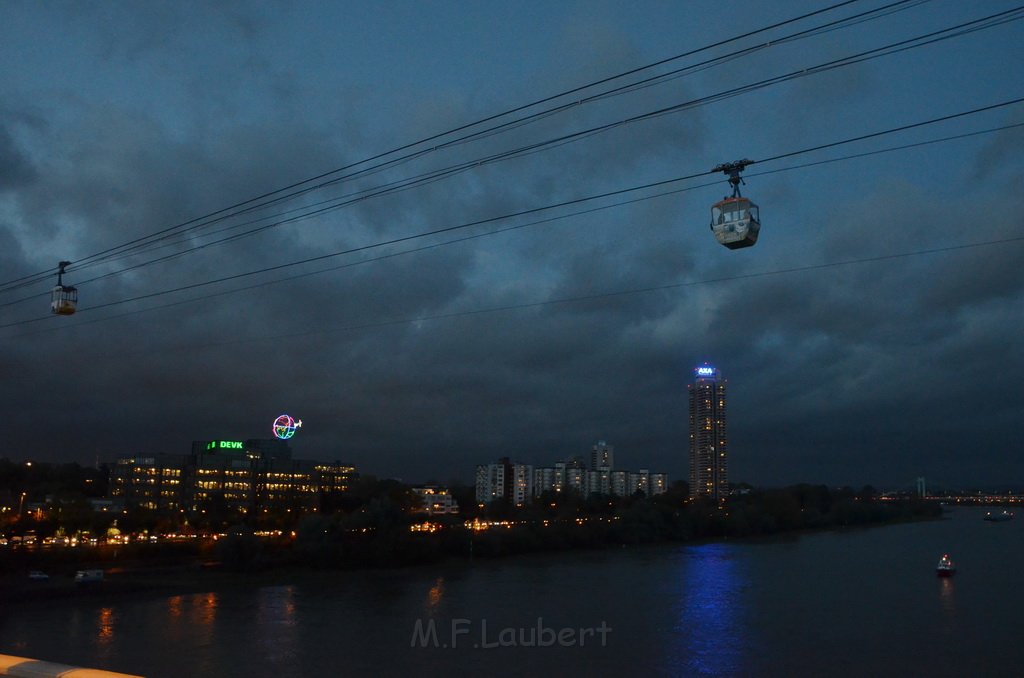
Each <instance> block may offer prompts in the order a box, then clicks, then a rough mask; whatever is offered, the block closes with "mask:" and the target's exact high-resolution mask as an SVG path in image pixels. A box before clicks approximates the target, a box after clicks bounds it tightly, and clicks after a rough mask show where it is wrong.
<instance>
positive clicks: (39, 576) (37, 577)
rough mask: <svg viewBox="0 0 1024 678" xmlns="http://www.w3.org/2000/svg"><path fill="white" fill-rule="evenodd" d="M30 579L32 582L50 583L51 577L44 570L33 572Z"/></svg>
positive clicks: (29, 575) (30, 573)
mask: <svg viewBox="0 0 1024 678" xmlns="http://www.w3.org/2000/svg"><path fill="white" fill-rule="evenodd" d="M28 578H29V579H31V580H32V581H49V579H50V575H48V574H46V573H45V572H43V571H42V570H32V571H31V572H29V573H28Z"/></svg>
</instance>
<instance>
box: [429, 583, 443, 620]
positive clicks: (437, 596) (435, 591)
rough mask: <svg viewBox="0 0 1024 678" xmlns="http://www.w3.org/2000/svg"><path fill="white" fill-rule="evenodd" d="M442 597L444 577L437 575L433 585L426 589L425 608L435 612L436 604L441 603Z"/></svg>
mask: <svg viewBox="0 0 1024 678" xmlns="http://www.w3.org/2000/svg"><path fill="white" fill-rule="evenodd" d="M442 597H444V577H438V578H437V581H435V582H434V585H433V586H431V587H430V590H429V591H427V610H428V611H429V612H435V611H436V610H437V606H438V605H440V604H441V598H442Z"/></svg>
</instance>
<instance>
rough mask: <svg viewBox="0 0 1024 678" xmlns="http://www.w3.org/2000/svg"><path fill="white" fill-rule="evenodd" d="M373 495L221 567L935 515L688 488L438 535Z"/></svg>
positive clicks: (482, 553) (306, 521)
mask: <svg viewBox="0 0 1024 678" xmlns="http://www.w3.org/2000/svg"><path fill="white" fill-rule="evenodd" d="M396 499H398V498H397V497H395V496H380V497H376V498H374V499H373V500H371V501H370V502H368V503H366V504H365V505H363V506H361V507H360V508H358V509H357V510H355V511H351V512H339V513H335V514H333V515H317V516H306V517H305V518H303V519H302V521H301V522H300V523H299V525H298V528H297V530H296V537H295V539H294V541H292V542H289V543H287V544H282V543H279V544H274V543H273V542H267V541H260V540H259V539H257V538H255V537H252V536H248V535H245V534H234V535H230V536H229V537H228V538H226V539H223V540H221V542H220V543H219V544H218V550H217V553H218V555H219V557H220V559H221V561H222V563H223V564H224V566H225V567H228V568H233V569H252V568H259V567H262V566H270V565H289V564H303V565H310V566H314V567H331V568H347V567H387V566H402V565H412V564H417V563H425V562H433V561H437V560H440V559H443V558H446V557H461V558H467V557H481V558H492V557H500V556H507V555H513V554H521V553H534V552H542V551H561V550H569V549H596V548H605V547H609V546H618V545H629V544H651V543H659V542H686V541H691V540H702V539H716V538H726V537H752V536H762V535H772V534H778V533H782V532H789V531H794V530H803V529H822V528H839V527H847V526H857V525H870V524H879V523H887V522H896V521H903V520H913V519H921V518H932V517H937V516H939V515H941V508H940V507H939V506H937V505H935V504H934V503H928V502H922V501H917V500H913V499H905V500H898V501H883V500H880V499H879V498H878V497H877V496H876V493H875V491H874V490H873V489H872V488H870V487H866V488H863V489H861V490H860V491H855V490H853V489H850V488H841V489H830V488H828V487H825V486H824V485H796V486H793V487H787V488H780V489H766V490H756V489H750V490H749V491H746V492H744V493H743V494H738V495H734V496H732V497H730V498H729V500H728V501H727V502H726V503H725V504H724V505H723V506H722V507H719V506H717V505H715V504H714V503H710V502H701V501H698V502H688V501H686V486H685V483H678V484H676V485H675V486H673V488H672V489H671V490H670V491H669V492H668V493H666V494H663V495H660V496H656V497H652V498H646V497H644V496H643V495H642V494H640V493H638V494H637V495H635V496H633V497H625V498H622V497H607V496H599V495H592V496H590V497H581V496H578V495H572V494H570V495H565V494H546V495H544V496H542V497H540V498H539V499H538V500H536V501H534V502H533V503H532V504H530V505H528V506H525V507H512V506H508V505H506V504H502V503H500V502H499V503H495V504H492V505H489V506H486V507H483V508H482V509H481V508H480V507H478V506H476V505H475V504H473V505H472V506H473V507H475V509H471V510H470V511H467V512H465V513H474V512H476V513H477V514H478V515H476V516H473V517H475V518H478V519H479V520H480V521H482V522H504V523H505V525H493V526H490V527H488V528H487V529H482V530H470V529H466V528H465V527H464V525H463V522H464V521H465V520H467V519H472V518H467V516H466V515H465V514H464V515H462V516H459V517H458V518H449V519H447V520H446V521H441V522H440V523H439V525H440V527H439V529H437V530H436V531H434V532H421V531H413V530H411V529H410V526H411V525H412V524H414V523H415V522H417V521H422V520H423V518H422V517H421V518H418V519H417V518H414V517H412V516H411V515H410V514H409V512H408V506H407V505H405V503H404V500H396Z"/></svg>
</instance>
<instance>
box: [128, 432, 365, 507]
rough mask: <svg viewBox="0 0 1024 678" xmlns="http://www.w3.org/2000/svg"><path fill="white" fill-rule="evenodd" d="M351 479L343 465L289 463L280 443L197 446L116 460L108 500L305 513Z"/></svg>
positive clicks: (285, 448) (352, 475) (256, 441)
mask: <svg viewBox="0 0 1024 678" xmlns="http://www.w3.org/2000/svg"><path fill="white" fill-rule="evenodd" d="M356 477H358V474H357V473H356V471H355V468H354V467H352V466H350V465H348V464H342V463H340V462H334V463H327V462H319V461H310V460H302V459H292V453H291V448H290V447H289V446H288V444H287V443H286V442H284V441H282V440H276V439H275V440H262V439H250V440H245V441H232V440H201V441H195V442H193V443H192V452H191V454H184V455H172V454H155V455H152V456H138V457H123V458H120V459H117V460H116V461H115V462H114V463H113V464H112V465H111V472H110V496H111V497H112V498H114V499H120V500H122V501H124V504H125V506H129V507H141V508H148V509H157V510H184V511H186V512H187V513H195V512H200V511H204V510H208V509H217V510H226V511H233V512H237V513H248V512H249V511H256V510H261V509H266V510H271V509H295V510H306V509H312V508H316V507H318V506H319V505H320V502H321V500H322V499H323V498H324V496H327V495H337V494H339V493H345V492H348V490H349V487H350V484H351V483H352V481H353V480H354V479H355V478H356Z"/></svg>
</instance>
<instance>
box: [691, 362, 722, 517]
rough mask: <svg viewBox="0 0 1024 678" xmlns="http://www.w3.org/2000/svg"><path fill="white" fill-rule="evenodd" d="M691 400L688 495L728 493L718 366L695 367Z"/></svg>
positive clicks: (693, 497) (712, 495)
mask: <svg viewBox="0 0 1024 678" xmlns="http://www.w3.org/2000/svg"><path fill="white" fill-rule="evenodd" d="M693 375H694V379H693V383H691V384H689V385H688V386H687V390H688V391H689V396H690V397H689V401H690V417H689V418H690V498H691V499H697V498H698V497H709V498H711V499H713V500H715V501H722V500H724V499H725V497H727V496H728V495H729V457H728V435H727V428H726V381H725V379H723V378H722V376H721V373H720V372H719V371H718V369H717V368H715V367H712V366H711V365H709V364H707V363H704V364H703V365H700V366H699V367H696V368H694V371H693Z"/></svg>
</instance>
